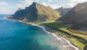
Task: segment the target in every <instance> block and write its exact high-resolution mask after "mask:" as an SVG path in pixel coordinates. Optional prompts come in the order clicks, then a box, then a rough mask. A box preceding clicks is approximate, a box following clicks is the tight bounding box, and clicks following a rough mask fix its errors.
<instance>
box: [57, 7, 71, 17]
mask: <svg viewBox="0 0 87 50" xmlns="http://www.w3.org/2000/svg"><path fill="white" fill-rule="evenodd" d="M71 9H72V8H63V7H61V8H58V9H56V11H58V12H60V14H61V16H64V15H66V14H67V13H68V12H69V11H70V10H71Z"/></svg>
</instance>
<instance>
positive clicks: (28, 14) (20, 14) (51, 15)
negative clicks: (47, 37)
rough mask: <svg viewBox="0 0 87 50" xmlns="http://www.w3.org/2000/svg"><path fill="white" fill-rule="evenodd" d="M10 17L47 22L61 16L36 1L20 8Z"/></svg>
mask: <svg viewBox="0 0 87 50" xmlns="http://www.w3.org/2000/svg"><path fill="white" fill-rule="evenodd" d="M10 18H11V19H16V20H22V21H26V22H47V21H55V20H56V19H58V18H60V14H59V13H58V12H57V11H55V10H53V9H52V8H50V7H47V6H44V5H41V4H38V3H36V2H34V3H32V5H30V6H29V7H26V8H25V9H20V10H18V11H17V12H16V13H15V14H13V15H12V16H11V17H10Z"/></svg>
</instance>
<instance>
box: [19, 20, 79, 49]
mask: <svg viewBox="0 0 87 50" xmlns="http://www.w3.org/2000/svg"><path fill="white" fill-rule="evenodd" d="M19 22H22V23H25V24H30V25H33V26H37V27H40V28H42V29H43V31H45V32H47V33H48V34H50V35H52V36H54V37H55V38H56V39H57V40H58V41H60V42H61V43H63V44H62V46H60V47H61V48H62V50H80V49H79V48H78V47H76V46H74V45H73V44H72V43H71V42H70V41H69V40H67V39H66V38H64V37H62V36H59V35H57V34H56V32H50V31H49V30H47V29H46V28H45V27H44V26H40V25H38V24H34V23H26V22H23V21H19Z"/></svg>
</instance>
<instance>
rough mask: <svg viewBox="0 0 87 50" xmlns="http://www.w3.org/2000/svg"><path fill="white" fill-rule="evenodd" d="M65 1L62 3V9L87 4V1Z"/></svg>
mask: <svg viewBox="0 0 87 50" xmlns="http://www.w3.org/2000/svg"><path fill="white" fill-rule="evenodd" d="M63 1H64V2H63ZM63 1H62V3H61V6H62V7H74V6H75V5H77V4H78V3H83V2H86V1H87V0H63Z"/></svg>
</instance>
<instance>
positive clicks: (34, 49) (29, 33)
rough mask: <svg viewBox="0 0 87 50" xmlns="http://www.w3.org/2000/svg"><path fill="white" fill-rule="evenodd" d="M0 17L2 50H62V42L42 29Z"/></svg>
mask: <svg viewBox="0 0 87 50" xmlns="http://www.w3.org/2000/svg"><path fill="white" fill-rule="evenodd" d="M4 17H5V16H4V15H3V16H2V15H0V50H61V49H60V42H59V41H58V40H56V38H55V37H53V36H52V35H50V34H48V33H47V32H46V31H44V30H43V29H42V28H40V27H37V26H33V25H27V24H24V23H21V22H18V21H15V20H8V19H4Z"/></svg>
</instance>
